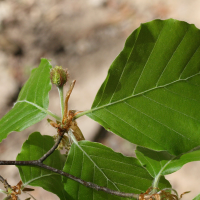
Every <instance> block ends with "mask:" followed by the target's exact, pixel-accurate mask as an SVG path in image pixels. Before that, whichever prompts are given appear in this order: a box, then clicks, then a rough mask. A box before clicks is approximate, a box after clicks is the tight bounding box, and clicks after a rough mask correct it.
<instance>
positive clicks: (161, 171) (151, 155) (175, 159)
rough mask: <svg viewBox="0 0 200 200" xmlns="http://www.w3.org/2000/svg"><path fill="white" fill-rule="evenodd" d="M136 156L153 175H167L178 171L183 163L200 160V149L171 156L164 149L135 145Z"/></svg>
mask: <svg viewBox="0 0 200 200" xmlns="http://www.w3.org/2000/svg"><path fill="white" fill-rule="evenodd" d="M135 152H136V156H137V158H138V160H139V161H140V163H141V164H142V165H143V166H145V168H146V169H147V170H148V172H149V173H150V174H151V176H153V177H158V176H160V175H167V174H171V173H173V172H176V171H178V170H179V169H180V168H181V167H182V166H183V165H185V164H186V163H189V162H193V161H199V160H200V150H196V151H192V152H188V153H185V154H183V155H181V156H173V155H171V154H169V153H168V152H166V151H160V152H158V151H153V150H150V149H146V148H143V147H137V149H136V151H135Z"/></svg>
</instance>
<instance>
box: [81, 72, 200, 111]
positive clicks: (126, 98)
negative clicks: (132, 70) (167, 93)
mask: <svg viewBox="0 0 200 200" xmlns="http://www.w3.org/2000/svg"><path fill="white" fill-rule="evenodd" d="M198 75H200V73H199V72H198V73H197V74H194V75H192V76H190V77H188V78H185V79H178V80H176V81H173V82H171V83H168V84H165V85H162V86H158V87H154V88H151V89H149V90H145V91H143V92H140V93H138V94H135V95H131V96H129V97H125V98H123V99H120V100H117V101H114V102H112V103H108V104H105V105H103V106H100V107H95V108H92V109H90V110H87V111H85V112H83V113H84V114H88V113H91V112H93V111H97V110H99V109H103V108H105V107H108V106H111V105H114V104H117V103H121V102H123V101H126V100H128V99H130V98H134V97H137V96H141V95H143V94H145V93H147V92H150V91H154V90H156V89H160V88H164V87H167V86H170V85H172V84H174V83H177V82H180V81H187V80H188V79H190V78H193V77H195V76H198ZM83 113H82V114H83Z"/></svg>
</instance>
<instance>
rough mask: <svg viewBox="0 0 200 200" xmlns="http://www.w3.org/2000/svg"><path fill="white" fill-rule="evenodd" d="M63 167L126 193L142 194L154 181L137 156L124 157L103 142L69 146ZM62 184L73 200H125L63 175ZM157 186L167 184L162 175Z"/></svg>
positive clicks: (165, 185) (79, 175) (91, 180)
mask: <svg viewBox="0 0 200 200" xmlns="http://www.w3.org/2000/svg"><path fill="white" fill-rule="evenodd" d="M63 170H64V171H65V172H67V173H70V174H72V175H74V176H76V177H78V178H81V179H83V180H84V181H89V182H93V183H96V184H97V185H100V186H104V187H108V188H109V189H112V190H117V191H121V192H127V193H137V194H140V193H143V192H145V191H146V190H147V189H148V188H149V187H150V186H151V184H152V181H153V178H152V177H151V176H150V175H149V174H148V172H147V171H146V170H145V169H144V168H143V167H142V166H141V165H140V163H139V162H138V160H137V159H136V158H133V157H125V156H123V155H122V154H120V153H116V152H114V151H113V150H112V149H110V148H108V147H106V146H104V145H102V144H99V143H94V142H89V141H80V142H78V145H77V144H75V143H74V144H73V145H72V147H71V149H70V153H69V155H68V158H67V161H66V164H65V167H64V169H63ZM63 183H64V187H65V190H66V191H67V193H68V194H69V195H70V196H71V198H70V199H73V200H76V199H80V200H85V199H90V200H100V199H109V200H111V199H113V200H116V199H121V200H123V199H126V198H122V197H117V196H114V195H110V194H107V193H105V192H101V191H96V190H93V189H90V188H87V187H85V186H83V185H80V184H79V183H77V182H75V181H73V180H70V179H67V178H66V177H63ZM159 187H160V188H166V187H170V184H169V182H168V181H167V180H165V179H164V177H162V178H161V181H160V185H159Z"/></svg>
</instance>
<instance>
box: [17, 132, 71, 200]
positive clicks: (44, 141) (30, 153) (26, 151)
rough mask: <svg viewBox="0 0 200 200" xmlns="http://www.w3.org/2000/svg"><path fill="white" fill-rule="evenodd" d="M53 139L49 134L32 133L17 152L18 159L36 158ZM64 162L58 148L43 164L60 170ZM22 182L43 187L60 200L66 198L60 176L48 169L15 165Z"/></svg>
mask: <svg viewBox="0 0 200 200" xmlns="http://www.w3.org/2000/svg"><path fill="white" fill-rule="evenodd" d="M53 145H54V140H53V138H52V137H50V136H47V135H46V136H42V135H41V134H40V133H39V132H34V133H32V134H31V135H30V136H29V138H28V140H26V142H25V143H24V144H23V146H22V149H21V152H20V153H19V154H18V156H17V159H16V160H18V161H26V160H38V159H39V158H41V157H42V156H43V155H44V154H45V153H46V152H47V151H48V150H49V149H50V148H51V147H52V146H53ZM64 163H65V157H64V156H63V155H61V154H60V152H59V151H58V150H56V151H54V153H53V154H51V155H50V156H49V157H48V158H47V159H46V160H45V161H44V164H46V165H48V166H51V167H54V168H56V169H60V170H62V168H63V167H64ZM17 167H18V169H19V172H20V176H21V179H22V182H23V184H24V185H25V186H26V185H31V186H39V187H42V188H43V189H45V190H47V191H50V192H52V193H54V194H56V195H57V196H58V197H59V198H60V199H61V200H67V199H68V198H67V193H66V192H65V190H64V186H63V183H62V177H61V175H59V174H56V173H54V172H51V171H49V170H46V169H43V168H39V167H33V166H17Z"/></svg>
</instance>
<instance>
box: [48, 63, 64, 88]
mask: <svg viewBox="0 0 200 200" xmlns="http://www.w3.org/2000/svg"><path fill="white" fill-rule="evenodd" d="M50 79H51V82H52V84H54V85H56V86H57V87H62V86H63V85H64V84H65V83H66V82H67V79H68V72H67V70H64V69H63V68H62V67H61V66H56V67H54V68H53V69H51V72H50Z"/></svg>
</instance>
